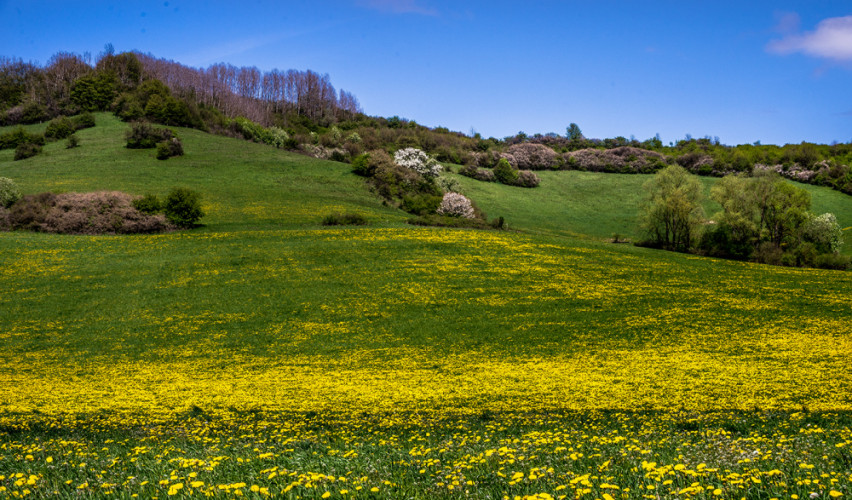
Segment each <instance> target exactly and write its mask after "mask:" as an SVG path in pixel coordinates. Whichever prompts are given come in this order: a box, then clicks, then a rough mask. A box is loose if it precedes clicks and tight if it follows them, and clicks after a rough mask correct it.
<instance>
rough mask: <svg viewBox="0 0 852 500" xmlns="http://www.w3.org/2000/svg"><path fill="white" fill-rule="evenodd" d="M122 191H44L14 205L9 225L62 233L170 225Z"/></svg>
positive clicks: (118, 231) (156, 228)
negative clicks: (145, 212) (139, 205)
mask: <svg viewBox="0 0 852 500" xmlns="http://www.w3.org/2000/svg"><path fill="white" fill-rule="evenodd" d="M132 202H133V197H132V196H131V195H129V194H127V193H122V192H119V191H99V192H93V193H62V194H54V193H41V194H37V195H29V196H24V197H23V198H21V199H20V200H18V202H17V203H15V204H14V205H12V208H11V210H10V211H9V216H8V223H7V224H8V226H7V229H12V230H30V231H39V232H47V233H59V234H129V233H152V232H160V231H164V230H167V229H169V228H170V225H169V224H168V222H166V219H165V217H164V216H162V215H148V214H144V213H142V212H140V211H139V210H137V209H136V208H135V207H134V206H133V203H132Z"/></svg>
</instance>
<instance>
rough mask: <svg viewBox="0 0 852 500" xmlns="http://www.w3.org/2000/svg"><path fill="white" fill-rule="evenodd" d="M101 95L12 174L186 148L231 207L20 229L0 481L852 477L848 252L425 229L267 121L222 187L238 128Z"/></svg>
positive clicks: (136, 491) (594, 489)
mask: <svg viewBox="0 0 852 500" xmlns="http://www.w3.org/2000/svg"><path fill="white" fill-rule="evenodd" d="M102 118H104V120H106V121H107V123H106V125H104V126H102V124H101V123H100V121H99V126H98V127H96V128H95V129H92V130H91V131H82V132H87V133H89V134H90V136H83V140H82V144H83V146H82V147H81V148H80V151H74V152H69V153H65V152H64V151H60V150H58V149H57V150H56V151H53V152H51V151H50V150H48V148H46V152H45V154H44V157H43V158H41V157H36V158H34V159H33V160H37V162H36V161H34V162H32V163H29V164H25V165H21V163H23V162H15V164H12V162H11V161H6V160H5V158H3V157H0V175H6V176H11V177H13V178H16V179H17V178H21V179H23V178H24V177H26V178H27V179H28V180H27V181H26V182H23V181H22V182H20V184H21V185H22V187H26V189H27V191H28V192H37V191H39V190H43V189H53V186H55V185H58V184H59V183H65V184H64V185H67V186H74V189H83V187H86V188H87V189H106V188H111V189H118V188H122V189H125V190H127V191H129V192H134V193H136V194H142V193H144V192H145V190H146V189H157V188H158V186H168V185H172V184H176V183H179V182H180V181H183V180H186V179H187V178H186V177H182V176H184V175H189V174H187V172H189V173H191V174H192V175H197V176H198V177H197V179H196V181H189V180H187V182H188V183H193V182H197V183H199V184H200V185H201V186H202V187H205V186H206V187H205V189H206V191H205V194H206V196H207V198H206V203H207V205H206V208H207V210H208V212H209V213H210V215H209V216H208V218H206V219H205V220H204V222H206V224H207V226H206V227H204V228H201V229H199V230H195V231H190V232H176V233H170V234H162V235H139V236H100V237H68V236H57V235H45V234H31V233H2V234H0V341H2V342H0V345H2V347H3V353H4V355H3V356H2V357H0V381H2V383H0V497H10V498H18V497H28V498H89V497H98V498H100V497H116V498H133V497H138V498H153V497H158V498H168V497H183V496H216V497H235V496H245V497H251V498H268V497H272V498H461V497H470V498H498V499H502V498H507V497H508V498H511V499H514V498H516V497H520V498H524V497H532V498H550V497H552V498H560V497H564V498H588V499H604V500H612V499H619V498H649V499H651V498H675V497H677V498H716V497H721V498H767V499H768V498H806V497H811V495H812V494H816V495H818V496H819V497H820V498H832V497H836V498H843V497H850V496H852V413H850V411H852V375H850V372H851V370H850V367H852V362H850V353H852V307H850V298H849V291H850V290H852V275H850V274H849V273H843V272H836V271H820V270H804V269H789V268H777V267H768V266H761V265H754V264H747V263H740V262H732V261H720V260H713V259H704V258H696V257H693V256H688V255H680V254H671V253H664V252H655V251H652V250H648V249H643V248H637V247H633V246H629V245H613V244H608V243H605V242H603V241H600V240H598V239H595V238H591V237H588V238H573V237H569V236H564V235H562V234H554V233H552V232H550V231H549V230H548V228H546V227H530V230H529V231H521V232H514V231H508V232H492V231H467V230H448V229H434V228H422V227H411V226H405V225H404V224H402V223H401V220H402V219H404V217H400V216H399V215H398V214H396V213H395V212H394V211H392V210H390V209H389V208H387V207H383V206H381V203H380V202H377V201H376V200H375V199H373V198H371V195H370V194H369V193H368V192H366V190H363V188H362V187H361V186H360V185H359V184H358V183H359V180H358V179H357V178H350V177H347V176H346V175H345V174H346V172H345V166H337V165H336V164H333V163H331V162H314V163H312V162H313V161H312V160H309V159H303V158H300V157H295V158H291V155H286V154H284V153H279V152H276V151H274V150H272V151H271V152H270V151H269V150H267V149H266V148H263V147H262V146H257V145H251V144H248V145H246V146H245V147H246V148H247V149H246V151H247V152H248V153H246V151H244V152H243V155H245V154H249V153H251V152H252V151H254V150H255V148H257V150H258V151H260V152H259V153H258V158H261V159H258V160H257V161H258V163H259V165H260V166H259V167H255V166H253V164H252V161H251V158H252V156H251V155H249V156H248V157H247V158H248V159H243V160H242V162H243V163H240V164H239V165H238V167H234V168H235V169H237V170H236V171H234V172H232V174H234V175H231V176H230V177H229V178H230V179H237V180H238V181H232V182H231V183H227V182H224V181H223V178H222V175H223V172H228V169H227V167H228V165H225V164H222V163H217V162H216V161H215V160H214V159H213V158H214V157H215V156H217V155H221V154H222V151H226V150H227V149H228V148H227V147H225V146H222V145H221V144H224V143H220V142H218V141H231V140H228V139H222V138H208V137H207V136H204V135H203V134H199V135H197V136H195V135H192V133H191V131H188V132H186V134H187V135H188V138H187V139H186V140H185V143H186V144H189V146H188V147H187V148H186V149H187V156H186V157H185V158H179V159H176V160H185V161H184V163H183V164H182V163H180V161H175V162H174V163H172V161H173V160H169V161H168V162H164V163H156V160H153V159H148V158H146V157H143V156H141V155H135V153H137V152H127V151H118V152H116V151H115V150H114V149H115V148H114V143H115V141H116V140H115V135H116V131H118V130H120V127H121V124H118V123H113V122H110V121H109V117H105V116H104V117H102V116H100V115H99V117H98V119H99V120H101V119H102ZM98 134H100V135H101V136H102V137H101V138H100V139H99V138H98V137H99V136H98ZM234 143H235V144H237V145H238V146H235V147H244V146H241V144H243V143H241V142H239V141H234ZM87 144H88V145H89V146H90V148H91V149H90V150H89V151H88V152H87V151H86V147H87ZM193 144H194V146H193ZM205 151H210V152H209V153H206V152H205ZM66 154H67V155H71V154H73V155H77V154H87V155H92V157H93V159H95V160H99V161H100V163H92V162H90V161H85V162H84V161H82V160H72V159H70V157H66V156H64V155H66ZM205 154H209V155H210V157H205V156H204V155H205ZM193 155H195V156H193ZM263 155H268V158H266V159H262V158H263V157H264V156H263ZM236 156H240V155H236ZM115 158H124V160H122V161H124V162H125V163H122V162H118V165H117V166H115V165H108V164H106V161H107V160H108V159H115ZM39 162H41V163H39ZM105 164H106V166H104V165H105ZM99 168H100V169H102V170H103V171H104V173H103V174H102V175H96V173H97V169H99ZM139 169H143V170H144V169H151V174H150V176H141V177H138V178H137V177H136V176H135V175H136V174H134V173H133V172H134V171H137V170H139ZM300 169H301V170H300ZM306 169H313V171H305V170H306ZM155 170H156V171H155ZM289 170H293V171H296V170H300V172H299V173H298V175H299V176H301V177H305V178H311V176H314V178H313V180H309V181H305V182H304V183H302V182H295V181H294V185H293V186H290V184H289V183H288V182H287V181H286V179H289V177H288V175H286V174H282V172H285V171H289ZM202 171H203V172H204V173H203V174H202V173H200V172H202ZM10 172H11V173H10ZM312 172H313V173H312ZM12 174H14V175H12ZM107 174H109V175H107ZM554 174H556V173H554ZM294 175H296V174H294ZM190 178H191V177H190ZM282 178H284V179H285V181H282V180H281V179H282ZM147 179H152V180H150V182H151V184H150V185H147V184H145V183H146V182H148V181H147ZM192 185H194V184H192ZM77 186H80V187H77ZM359 189H361V190H363V192H362V191H359ZM508 189H510V188H508ZM258 193H259V194H258ZM312 193H315V194H312ZM831 200H835V198H831ZM839 200H841V201H843V202H845V203H847V205H845V206H841V207H839V209H838V210H836V211H837V212H838V213H841V212H842V211H843V210H848V204H849V201H848V200H846V199H839ZM270 207H271V208H270ZM326 207H334V208H333V209H334V210H338V209H339V208H338V207H342V208H343V209H353V208H357V209H360V210H362V211H363V212H364V213H366V214H367V217H368V219H370V220H371V222H372V223H371V225H370V226H367V227H358V228H344V229H327V228H323V227H321V226H319V219H320V218H321V216H322V215H324V213H325V210H327V208H326ZM329 210H330V209H329ZM548 210H555V208H553V207H549V208H548ZM489 215H495V216H496V215H499V214H498V213H493V214H489ZM506 217H507V219H508V220H509V222H510V224H512V218H511V216H510V215H508V214H507V215H506ZM521 220H522V221H523V220H524V219H523V217H522V218H521ZM521 225H522V224H520V223H518V224H517V225H516V227H517V228H518V229H524V228H523V227H521ZM847 225H850V224H847ZM575 230H576V227H571V228H567V229H566V230H565V231H564V233H569V232H572V231H575ZM814 498H816V497H814Z"/></svg>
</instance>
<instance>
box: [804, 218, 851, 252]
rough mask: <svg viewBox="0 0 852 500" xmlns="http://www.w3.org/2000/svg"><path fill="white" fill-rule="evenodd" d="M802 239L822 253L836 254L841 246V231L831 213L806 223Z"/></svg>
mask: <svg viewBox="0 0 852 500" xmlns="http://www.w3.org/2000/svg"><path fill="white" fill-rule="evenodd" d="M804 237H805V239H806V240H808V241H811V242H813V243H814V244H815V245H816V246H817V248H818V249H819V250H821V251H823V252H832V253H837V252H839V251H840V247H842V246H843V230H842V229H841V228H840V224H838V223H837V217H835V216H834V214H832V213H826V214H822V215H819V216H816V217H812V218H811V219H810V220H809V221H808V222H806V223H805V227H804Z"/></svg>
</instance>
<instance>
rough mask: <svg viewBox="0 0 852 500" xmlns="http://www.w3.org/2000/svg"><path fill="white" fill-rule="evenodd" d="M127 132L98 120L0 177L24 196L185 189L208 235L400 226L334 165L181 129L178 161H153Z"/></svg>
mask: <svg viewBox="0 0 852 500" xmlns="http://www.w3.org/2000/svg"><path fill="white" fill-rule="evenodd" d="M39 127H41V128H43V127H44V126H43V125H41V126H32V127H31V128H32V129H33V130H38V129H39ZM127 128H128V125H127V124H125V123H123V122H121V121H119V120H118V119H117V118H115V117H114V116H113V115H111V114H107V113H100V114H98V115H97V126H96V127H94V128H91V129H85V130H81V131H78V132H77V136H78V137H79V138H80V143H81V146H80V147H79V148H75V149H71V150H67V149H65V142H64V141H59V142H54V143H49V144H47V145H46V146H45V148H44V152H43V153H42V154H40V155H38V156H36V157H33V158H29V159H26V160H21V161H17V162H14V161H12V158H13V156H14V152H13V151H11V150H5V151H0V175H2V176H4V177H10V178H12V179H14V180H15V181H16V182H17V183H18V184H19V186H20V187H21V190H22V191H24V192H25V193H35V192H41V191H47V190H50V191H92V190H113V189H115V190H122V191H127V192H129V193H132V194H138V195H141V194H145V193H154V194H159V195H161V196H162V195H165V194H166V193H167V192H168V191H169V190H170V189H171V188H172V187H174V186H187V187H191V188H192V189H195V190H197V191H200V192H201V193H202V194H203V197H204V198H203V202H204V208H205V210H206V212H207V213H208V216H207V217H205V218H204V220H203V221H202V222H203V223H204V224H206V225H207V226H208V228H210V229H215V230H226V229H227V230H231V229H240V228H285V227H301V226H304V225H311V224H319V222H320V221H321V220H322V217H323V216H324V215H326V214H327V213H329V212H331V211H334V210H354V211H357V212H360V213H363V214H364V215H365V216H367V217H368V218H369V219H371V220H373V221H374V222H376V223H384V222H400V221H403V220H404V219H405V216H404V214H402V213H400V212H398V211H396V210H390V209H388V208H385V207H383V206H382V204H381V200H379V199H377V198H376V197H375V196H373V195H371V194H370V193H369V192H368V191H367V190H366V189H364V185H363V180H362V179H360V178H358V177H356V176H354V175H352V174H351V173H350V169H349V168H348V166H346V165H343V164H341V163H335V162H325V161H320V160H316V159H313V158H308V157H305V156H301V155H297V154H293V153H288V152H284V151H280V150H277V149H275V148H272V147H269V146H265V145H260V144H255V143H251V142H247V141H244V140H239V139H230V138H226V137H220V136H214V135H209V134H205V133H203V132H199V131H197V130H193V129H182V128H175V130H176V131H177V132H178V134H179V136H180V138H181V140H182V142H183V143H184V150H185V152H186V154H185V155H184V156H181V157H175V158H171V159H169V160H167V161H160V160H157V159H156V158H155V156H156V155H155V152H154V150H130V149H126V148H125V147H124V145H125V140H124V130H125V129H127ZM2 131H3V129H0V132H2Z"/></svg>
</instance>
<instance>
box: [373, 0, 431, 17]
mask: <svg viewBox="0 0 852 500" xmlns="http://www.w3.org/2000/svg"><path fill="white" fill-rule="evenodd" d="M358 4H359V5H361V6H363V7H367V8H370V9H375V10H379V11H382V12H391V13H393V14H423V15H427V16H436V15H438V11H437V10H435V9H433V8H431V7H424V6H422V5H419V3H418V0H359V1H358Z"/></svg>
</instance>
